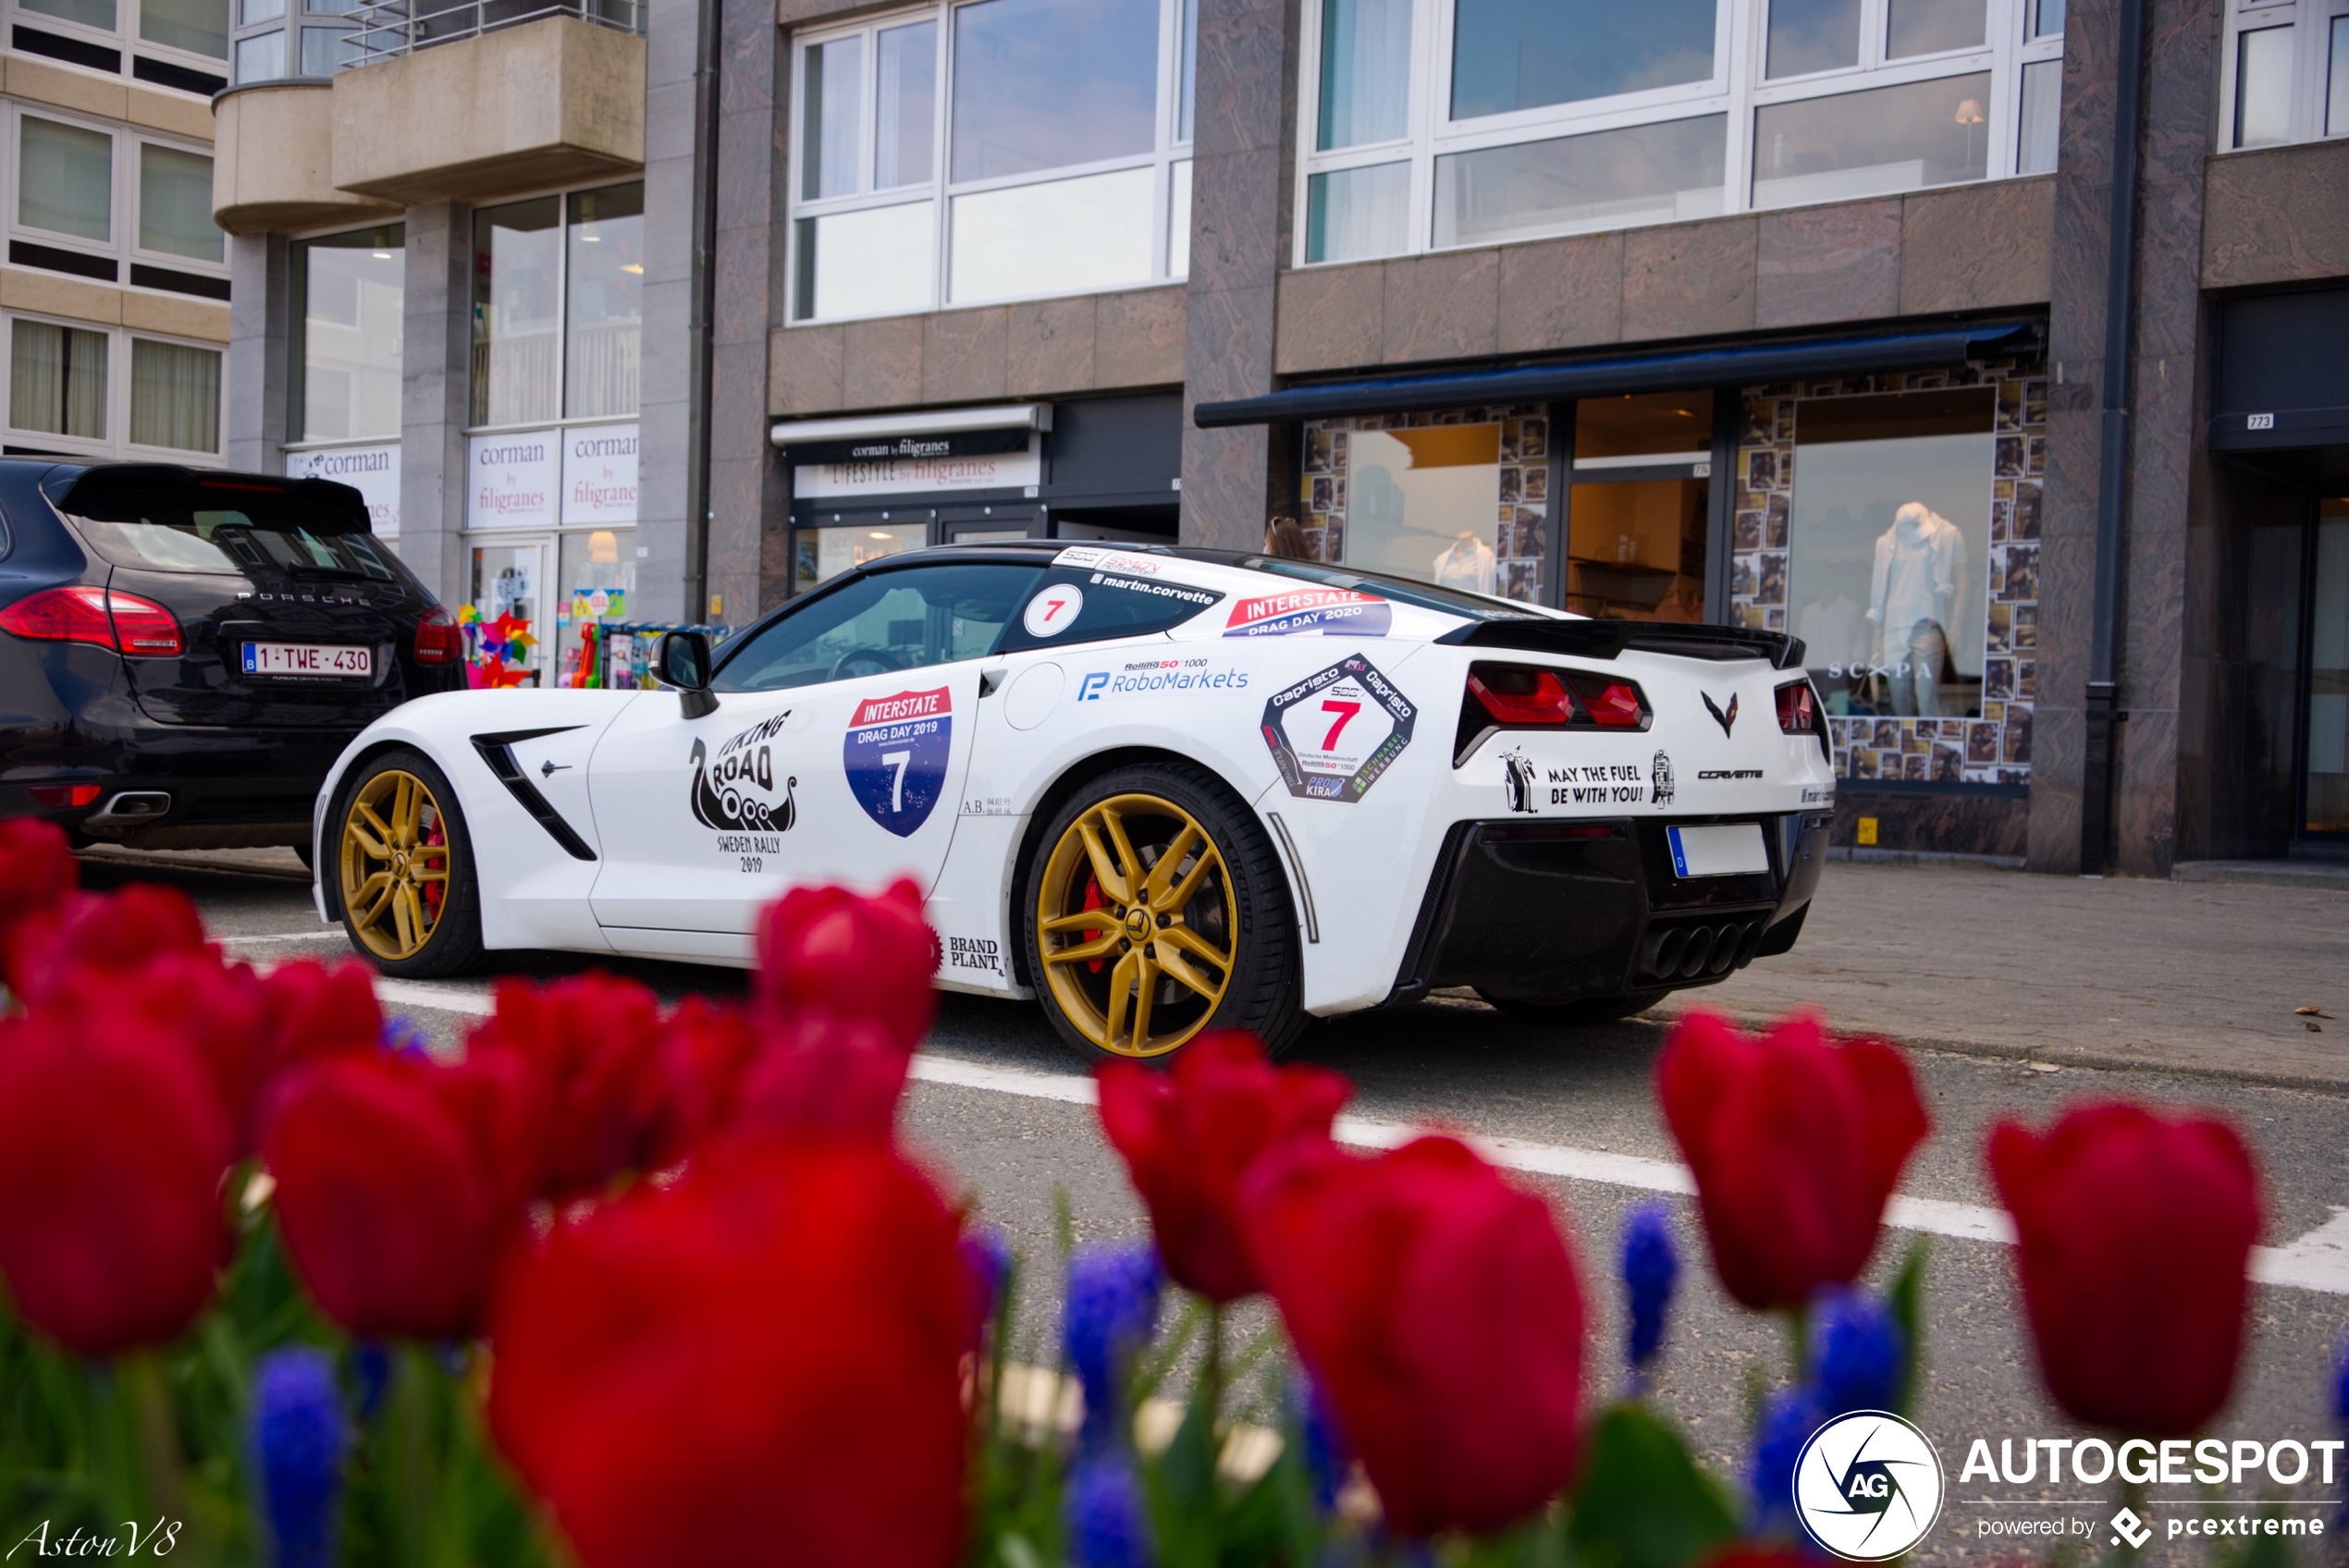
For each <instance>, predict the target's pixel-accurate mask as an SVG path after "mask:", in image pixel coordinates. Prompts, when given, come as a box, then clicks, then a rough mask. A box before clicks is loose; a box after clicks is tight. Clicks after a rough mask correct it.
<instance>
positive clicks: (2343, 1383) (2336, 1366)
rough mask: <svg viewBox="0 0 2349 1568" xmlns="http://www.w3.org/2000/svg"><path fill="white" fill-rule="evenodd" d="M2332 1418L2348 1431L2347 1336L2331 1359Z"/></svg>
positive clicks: (2348, 1349) (2348, 1339)
mask: <svg viewBox="0 0 2349 1568" xmlns="http://www.w3.org/2000/svg"><path fill="white" fill-rule="evenodd" d="M2332 1419H2333V1423H2334V1425H2336V1426H2338V1427H2340V1428H2341V1429H2342V1430H2343V1431H2344V1432H2349V1338H2344V1339H2343V1341H2341V1351H2340V1354H2337V1355H2335V1356H2334V1357H2333V1361H2332Z"/></svg>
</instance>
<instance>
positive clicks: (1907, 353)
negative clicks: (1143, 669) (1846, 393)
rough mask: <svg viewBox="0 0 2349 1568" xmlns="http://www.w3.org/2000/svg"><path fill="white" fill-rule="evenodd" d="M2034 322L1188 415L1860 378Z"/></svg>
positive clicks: (1200, 417)
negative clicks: (1822, 377) (1829, 378)
mask: <svg viewBox="0 0 2349 1568" xmlns="http://www.w3.org/2000/svg"><path fill="white" fill-rule="evenodd" d="M2037 331H2038V329H2037V328H2036V327H2035V326H2031V325H2023V324H2020V323H2016V322H1998V323H1992V324H1989V325H1978V326H1951V327H1940V328H1936V329H1934V330H1932V331H1925V332H1920V331H1916V330H1914V329H1910V330H1907V331H1895V332H1879V333H1871V334H1867V335H1865V336H1853V337H1827V338H1818V337H1814V338H1808V339H1805V340H1802V341H1800V342H1790V343H1766V344H1750V345H1739V346H1737V347H1733V348H1720V349H1659V350H1656V351H1654V352H1651V353H1644V354H1616V355H1611V356H1609V357H1607V358H1605V359H1586V360H1572V361H1564V362H1561V363H1557V364H1544V365H1512V366H1509V367H1507V368H1506V369H1501V370H1474V371H1445V372H1439V373H1437V374H1433V375H1398V376H1382V377H1380V378H1379V379H1378V380H1376V381H1346V382H1334V383H1323V384H1321V385H1317V386H1292V387H1290V388H1289V389H1288V390H1286V391H1285V392H1273V393H1268V394H1266V395H1265V396H1263V397H1261V398H1233V399H1232V400H1231V401H1229V402H1223V403H1201V404H1199V406H1198V407H1197V408H1195V409H1193V410H1191V421H1192V423H1195V424H1197V425H1198V426H1199V428H1201V429H1203V430H1204V429H1212V428H1213V427H1215V426H1217V425H1227V424H1269V423H1273V422H1274V421H1278V420H1297V419H1330V418H1334V417H1337V416H1339V415H1344V414H1385V413H1408V412H1411V411H1414V410H1420V409H1457V408H1463V407H1466V406H1468V405H1470V404H1472V403H1541V402H1548V401H1550V400H1552V399H1554V398H1607V397H1617V396H1620V395H1621V394H1623V393H1626V392H1675V391H1682V390H1687V389H1691V388H1695V387H1700V386H1754V385H1756V384H1758V383H1761V382H1766V381H1800V380H1806V379H1809V378H1811V377H1814V376H1832V375H1864V374H1871V373H1873V372H1876V371H1893V370H1925V369H1929V368H1931V367H1933V366H1935V365H1953V364H1962V363H1963V362H1964V361H1967V360H1969V359H1973V358H1974V357H1976V356H1979V355H1982V354H1985V353H1987V352H1989V351H1991V350H1993V349H2000V348H2004V347H2008V346H2011V344H2013V343H2014V342H2015V341H2016V340H2017V339H2019V338H2022V337H2025V336H2026V335H2035V334H2036V332H2037Z"/></svg>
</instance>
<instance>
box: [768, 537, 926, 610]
mask: <svg viewBox="0 0 2349 1568" xmlns="http://www.w3.org/2000/svg"><path fill="white" fill-rule="evenodd" d="M928 544H929V523H928V522H900V523H877V524H862V523H859V524H844V525H842V526H840V527H837V528H803V529H800V530H798V531H797V532H796V533H793V536H792V548H793V557H792V592H793V594H805V593H806V592H807V590H808V589H810V588H813V587H816V586H817V585H818V584H819V583H824V582H830V581H831V580H832V579H833V578H835V577H839V576H841V575H842V574H843V573H846V572H851V571H854V570H856V569H857V568H858V567H860V566H863V565H865V564H866V563H867V562H868V561H877V560H879V559H880V558H881V557H884V556H894V555H900V554H902V553H904V551H907V550H918V549H920V548H922V546H924V545H928Z"/></svg>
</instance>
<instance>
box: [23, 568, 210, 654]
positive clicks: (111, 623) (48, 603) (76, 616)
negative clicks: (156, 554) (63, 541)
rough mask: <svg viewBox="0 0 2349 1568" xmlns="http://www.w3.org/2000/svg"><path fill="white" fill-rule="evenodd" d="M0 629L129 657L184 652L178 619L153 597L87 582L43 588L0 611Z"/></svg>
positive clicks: (39, 639)
mask: <svg viewBox="0 0 2349 1568" xmlns="http://www.w3.org/2000/svg"><path fill="white" fill-rule="evenodd" d="M0 631H12V632H14V633H16V634H17V635H18V636H19V637H28V638H31V639H33V640H35V641H37V642H43V643H91V644H92V645H94V646H96V647H101V648H105V649H108V650H110V651H112V652H114V653H117V654H124V655H129V656H130V657H132V658H151V659H171V658H178V656H179V655H180V654H181V653H183V652H185V651H186V648H187V641H186V639H185V637H183V636H182V635H181V633H180V631H179V621H178V618H177V617H176V616H174V615H173V614H172V613H171V612H170V611H169V610H167V609H166V608H164V607H163V606H161V605H158V604H156V603H155V602H154V600H153V599H142V598H141V597H140V596H139V595H138V594H110V593H108V592H107V591H106V590H105V589H104V588H100V587H96V586H94V585H92V584H87V583H78V584H75V585H74V586H72V587H68V588H46V589H43V590H42V591H41V592H40V593H38V594H32V595H31V596H30V597H27V598H22V599H19V600H18V601H17V602H16V603H15V604H13V605H10V606H8V607H7V608H6V609H5V610H0Z"/></svg>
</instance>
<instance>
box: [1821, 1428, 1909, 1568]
mask: <svg viewBox="0 0 2349 1568" xmlns="http://www.w3.org/2000/svg"><path fill="white" fill-rule="evenodd" d="M1941 1486H1942V1481H1941V1456H1940V1455H1939V1454H1938V1453H1937V1452H1934V1448H1933V1444H1932V1442H1931V1440H1930V1439H1927V1438H1926V1437H1925V1434H1924V1433H1923V1432H1921V1431H1919V1430H1917V1428H1916V1427H1912V1426H1911V1425H1910V1424H1909V1423H1908V1422H1906V1421H1903V1420H1901V1419H1900V1417H1899V1416H1898V1415H1889V1414H1888V1413H1886V1412H1884V1411H1881V1410H1856V1411H1853V1412H1852V1413H1851V1415H1840V1416H1838V1417H1837V1418H1836V1419H1834V1420H1832V1421H1830V1422H1828V1423H1827V1424H1826V1426H1824V1427H1820V1428H1819V1429H1818V1430H1817V1431H1815V1432H1814V1433H1812V1434H1811V1440H1810V1441H1809V1442H1807V1443H1804V1444H1803V1445H1802V1456H1801V1457H1800V1458H1798V1459H1797V1460H1796V1461H1795V1462H1794V1512H1795V1515H1796V1517H1798V1518H1799V1519H1801V1520H1802V1528H1803V1529H1804V1531H1805V1532H1807V1533H1808V1534H1809V1535H1810V1537H1811V1538H1812V1539H1813V1540H1814V1541H1816V1542H1818V1543H1819V1545H1820V1546H1822V1547H1824V1548H1825V1549H1826V1550H1828V1551H1831V1552H1833V1553H1834V1554H1835V1555H1836V1556H1838V1557H1840V1558H1842V1559H1844V1560H1845V1561H1846V1562H1883V1561H1885V1560H1886V1559H1887V1558H1893V1557H1898V1556H1900V1554H1901V1553H1902V1552H1904V1551H1906V1550H1909V1549H1910V1548H1911V1547H1912V1546H1914V1545H1916V1544H1917V1542H1919V1541H1921V1540H1923V1539H1924V1538H1925V1532H1927V1531H1928V1530H1931V1529H1932V1528H1933V1522H1934V1521H1935V1520H1936V1519H1937V1518H1939V1517H1940V1514H1941Z"/></svg>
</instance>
